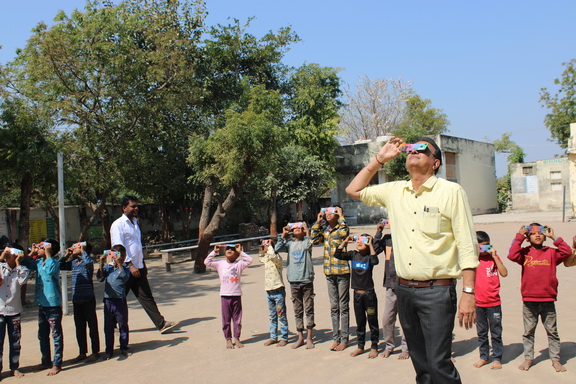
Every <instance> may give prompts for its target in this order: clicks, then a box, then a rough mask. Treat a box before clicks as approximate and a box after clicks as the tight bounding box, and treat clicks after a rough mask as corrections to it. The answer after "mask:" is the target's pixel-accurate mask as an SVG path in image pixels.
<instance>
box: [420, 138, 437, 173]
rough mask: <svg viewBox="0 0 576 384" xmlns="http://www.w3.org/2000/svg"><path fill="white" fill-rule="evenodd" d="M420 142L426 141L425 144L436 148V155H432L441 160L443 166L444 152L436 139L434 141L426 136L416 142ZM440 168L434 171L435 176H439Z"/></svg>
mask: <svg viewBox="0 0 576 384" xmlns="http://www.w3.org/2000/svg"><path fill="white" fill-rule="evenodd" d="M419 141H424V142H426V143H428V144H430V145H431V146H432V147H434V153H432V156H434V158H435V159H437V160H439V161H440V165H442V150H441V149H440V147H439V146H438V144H436V142H435V141H434V139H432V138H431V137H426V136H424V137H421V138H419V139H418V140H416V143H417V142H419ZM430 152H432V151H430ZM439 168H440V167H438V168H436V169H435V170H434V174H437V173H438V169H439Z"/></svg>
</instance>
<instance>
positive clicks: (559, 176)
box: [550, 171, 562, 180]
mask: <svg viewBox="0 0 576 384" xmlns="http://www.w3.org/2000/svg"><path fill="white" fill-rule="evenodd" d="M550 179H551V180H561V179H562V172H560V171H550Z"/></svg>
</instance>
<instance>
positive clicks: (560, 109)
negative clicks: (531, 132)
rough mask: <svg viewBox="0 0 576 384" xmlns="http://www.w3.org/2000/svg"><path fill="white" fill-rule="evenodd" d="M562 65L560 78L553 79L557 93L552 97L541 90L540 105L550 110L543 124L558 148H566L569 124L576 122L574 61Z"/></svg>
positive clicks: (575, 62) (575, 71)
mask: <svg viewBox="0 0 576 384" xmlns="http://www.w3.org/2000/svg"><path fill="white" fill-rule="evenodd" d="M562 65H564V66H565V67H566V69H565V70H564V72H562V78H560V79H554V84H555V85H557V86H559V89H558V91H557V92H556V94H554V95H552V94H550V92H548V90H547V89H546V88H542V89H541V90H540V103H541V104H542V107H544V108H546V109H548V110H550V113H548V114H547V115H546V117H545V118H544V124H545V125H546V127H547V128H548V130H549V131H550V134H551V135H552V138H553V139H555V140H556V142H557V143H558V145H560V147H562V148H567V147H568V139H569V138H570V123H574V122H576V59H572V60H570V61H569V62H567V63H563V64H562Z"/></svg>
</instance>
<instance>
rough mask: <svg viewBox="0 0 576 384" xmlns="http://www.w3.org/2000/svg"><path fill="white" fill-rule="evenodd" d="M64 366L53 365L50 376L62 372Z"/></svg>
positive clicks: (49, 372)
mask: <svg viewBox="0 0 576 384" xmlns="http://www.w3.org/2000/svg"><path fill="white" fill-rule="evenodd" d="M61 370H62V367H61V366H60V365H53V366H52V368H51V369H50V370H49V371H48V373H47V375H48V376H55V375H57V374H59V373H60V371H61Z"/></svg>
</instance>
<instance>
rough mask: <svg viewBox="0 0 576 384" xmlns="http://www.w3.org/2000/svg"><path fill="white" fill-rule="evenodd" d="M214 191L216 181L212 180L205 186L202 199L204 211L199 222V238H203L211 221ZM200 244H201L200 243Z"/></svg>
mask: <svg viewBox="0 0 576 384" xmlns="http://www.w3.org/2000/svg"><path fill="white" fill-rule="evenodd" d="M213 193H214V181H213V180H210V181H209V182H208V184H206V187H205V188H204V199H203V200H202V212H201V213H200V221H199V222H198V239H199V241H201V240H202V236H203V235H204V230H205V229H206V227H207V226H208V224H209V222H210V207H211V206H212V194H213ZM198 245H200V244H198Z"/></svg>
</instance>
